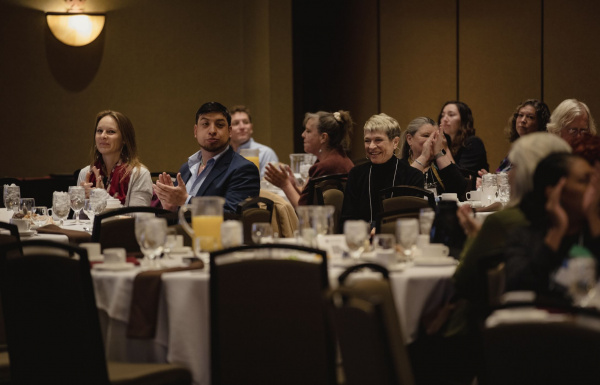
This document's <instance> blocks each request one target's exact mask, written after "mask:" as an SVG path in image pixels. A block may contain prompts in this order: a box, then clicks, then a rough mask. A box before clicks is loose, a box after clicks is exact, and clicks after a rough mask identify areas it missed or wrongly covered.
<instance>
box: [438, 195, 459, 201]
mask: <svg viewBox="0 0 600 385" xmlns="http://www.w3.org/2000/svg"><path fill="white" fill-rule="evenodd" d="M440 197H441V198H440V199H441V200H443V201H458V195H457V194H456V193H443V194H442V195H440Z"/></svg>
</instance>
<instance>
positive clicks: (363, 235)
mask: <svg viewBox="0 0 600 385" xmlns="http://www.w3.org/2000/svg"><path fill="white" fill-rule="evenodd" d="M344 236H345V238H346V244H347V245H348V249H349V250H350V256H351V257H352V258H359V257H360V255H361V254H362V252H363V251H364V245H365V241H366V240H367V238H368V237H369V224H368V223H367V222H365V221H363V220H347V221H346V222H344Z"/></svg>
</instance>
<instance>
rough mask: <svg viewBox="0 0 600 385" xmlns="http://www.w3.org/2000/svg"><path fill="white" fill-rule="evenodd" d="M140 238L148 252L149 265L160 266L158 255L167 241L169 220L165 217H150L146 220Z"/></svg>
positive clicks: (151, 266) (152, 266)
mask: <svg viewBox="0 0 600 385" xmlns="http://www.w3.org/2000/svg"><path fill="white" fill-rule="evenodd" d="M140 240H141V241H142V245H143V247H144V249H145V250H146V251H147V252H148V254H146V256H147V257H148V262H149V263H148V265H149V267H150V268H159V267H160V265H159V264H158V261H157V259H158V257H159V256H160V254H161V253H162V251H163V249H164V247H165V243H166V242H167V220H166V219H165V218H156V217H155V218H149V219H146V220H145V221H144V225H143V229H142V232H141V234H140Z"/></svg>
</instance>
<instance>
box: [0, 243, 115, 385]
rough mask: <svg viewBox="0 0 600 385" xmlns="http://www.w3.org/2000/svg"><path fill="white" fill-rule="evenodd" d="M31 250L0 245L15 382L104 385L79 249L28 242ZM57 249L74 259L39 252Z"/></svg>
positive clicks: (0, 284) (86, 269) (0, 290)
mask: <svg viewBox="0 0 600 385" xmlns="http://www.w3.org/2000/svg"><path fill="white" fill-rule="evenodd" d="M30 246H31V247H35V250H36V253H35V254H29V255H14V254H10V253H9V252H10V251H11V249H12V250H14V248H15V247H18V245H16V244H13V245H12V246H10V245H5V246H4V247H2V248H1V249H0V294H1V296H2V307H3V310H4V318H5V327H6V336H7V342H8V351H9V355H10V366H11V369H10V370H11V376H12V380H13V382H14V383H16V384H44V383H46V384H47V383H62V384H102V385H106V384H108V374H107V369H106V360H105V355H104V346H103V342H102V336H101V332H100V323H99V321H98V310H97V308H96V300H95V298H94V288H93V285H92V278H91V275H90V264H89V262H88V257H87V252H86V250H85V249H82V248H79V247H77V246H72V245H69V244H66V243H55V242H51V241H35V240H32V241H28V242H26V243H24V244H23V248H24V249H26V248H28V247H30ZM44 249H47V250H50V249H60V250H62V251H63V252H64V253H65V254H76V255H78V256H79V259H74V258H65V257H59V256H56V255H54V254H52V253H49V254H45V253H43V252H41V250H44Z"/></svg>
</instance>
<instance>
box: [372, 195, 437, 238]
mask: <svg viewBox="0 0 600 385" xmlns="http://www.w3.org/2000/svg"><path fill="white" fill-rule="evenodd" d="M379 205H380V210H381V211H380V213H381V214H380V215H379V218H377V223H376V228H377V232H378V233H388V234H395V233H396V219H399V218H417V219H418V218H419V211H420V210H421V209H422V208H426V207H431V208H433V209H435V196H434V194H433V192H431V191H429V190H425V189H423V188H420V187H415V186H403V185H401V186H392V187H388V188H386V189H383V190H381V191H380V192H379Z"/></svg>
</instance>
